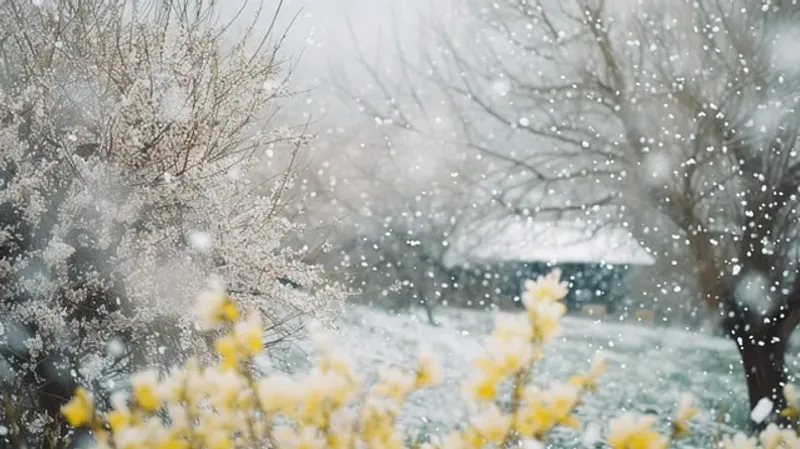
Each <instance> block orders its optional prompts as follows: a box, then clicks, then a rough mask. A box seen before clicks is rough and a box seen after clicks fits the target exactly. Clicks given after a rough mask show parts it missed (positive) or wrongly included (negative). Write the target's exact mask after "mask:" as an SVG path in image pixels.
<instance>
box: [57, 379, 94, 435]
mask: <svg viewBox="0 0 800 449" xmlns="http://www.w3.org/2000/svg"><path fill="white" fill-rule="evenodd" d="M61 413H62V414H63V415H64V417H65V418H66V419H67V422H68V423H69V424H70V425H71V426H73V427H83V426H86V425H89V424H91V422H92V420H93V419H94V399H93V398H92V395H91V394H89V392H88V391H86V389H85V388H83V387H78V388H77V389H76V390H75V396H74V397H73V398H72V400H70V401H69V402H68V403H67V404H66V405H64V406H63V407H61Z"/></svg>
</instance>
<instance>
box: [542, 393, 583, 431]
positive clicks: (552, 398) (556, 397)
mask: <svg viewBox="0 0 800 449" xmlns="http://www.w3.org/2000/svg"><path fill="white" fill-rule="evenodd" d="M580 395H581V392H580V389H579V388H578V387H576V386H575V385H570V384H556V385H554V386H553V387H551V388H550V390H548V391H547V393H546V395H545V399H546V401H547V405H548V408H549V409H550V410H552V413H553V414H554V415H555V417H556V419H557V420H558V421H559V423H561V424H567V425H569V426H571V427H575V423H576V421H574V419H573V418H572V417H571V416H570V414H571V413H572V411H573V409H574V408H575V406H576V405H578V401H579V400H580V397H581V396H580Z"/></svg>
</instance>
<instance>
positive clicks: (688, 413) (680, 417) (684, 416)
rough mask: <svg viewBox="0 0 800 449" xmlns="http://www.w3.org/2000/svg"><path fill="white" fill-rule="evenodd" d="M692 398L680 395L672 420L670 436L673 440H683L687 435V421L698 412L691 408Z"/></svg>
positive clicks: (687, 395)
mask: <svg viewBox="0 0 800 449" xmlns="http://www.w3.org/2000/svg"><path fill="white" fill-rule="evenodd" d="M692 402H693V398H692V396H691V395H689V394H683V395H681V397H680V399H679V400H678V409H677V410H676V411H675V416H674V417H673V418H672V434H673V436H674V437H675V438H683V437H685V436H686V435H688V434H689V421H690V420H691V419H692V418H694V417H695V416H697V414H698V413H699V412H700V410H698V409H697V408H696V407H694V406H692Z"/></svg>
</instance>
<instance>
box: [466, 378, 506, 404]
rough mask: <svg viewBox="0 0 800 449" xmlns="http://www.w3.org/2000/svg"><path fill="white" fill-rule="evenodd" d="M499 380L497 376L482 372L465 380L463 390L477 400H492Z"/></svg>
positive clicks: (495, 394)
mask: <svg viewBox="0 0 800 449" xmlns="http://www.w3.org/2000/svg"><path fill="white" fill-rule="evenodd" d="M501 380H502V379H501V378H499V377H496V376H493V375H487V374H484V375H482V376H479V377H477V378H473V379H472V380H469V381H467V382H466V383H465V384H464V390H465V391H466V393H467V394H468V395H469V396H470V397H471V398H473V399H476V400H478V401H492V400H494V398H495V396H497V384H499V383H500V381H501Z"/></svg>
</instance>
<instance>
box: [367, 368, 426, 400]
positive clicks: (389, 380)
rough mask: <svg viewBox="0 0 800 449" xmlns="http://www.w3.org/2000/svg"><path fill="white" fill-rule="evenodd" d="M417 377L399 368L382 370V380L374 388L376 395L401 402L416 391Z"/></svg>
mask: <svg viewBox="0 0 800 449" xmlns="http://www.w3.org/2000/svg"><path fill="white" fill-rule="evenodd" d="M415 380H416V379H415V376H411V375H409V374H408V373H406V372H404V371H402V370H400V369H398V368H387V369H383V370H381V373H380V380H379V382H378V383H377V384H376V385H375V387H374V392H375V394H376V395H379V396H384V397H387V398H392V399H394V400H395V401H401V400H403V399H405V397H406V396H407V395H408V394H409V393H410V392H411V390H413V389H414V385H415Z"/></svg>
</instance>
